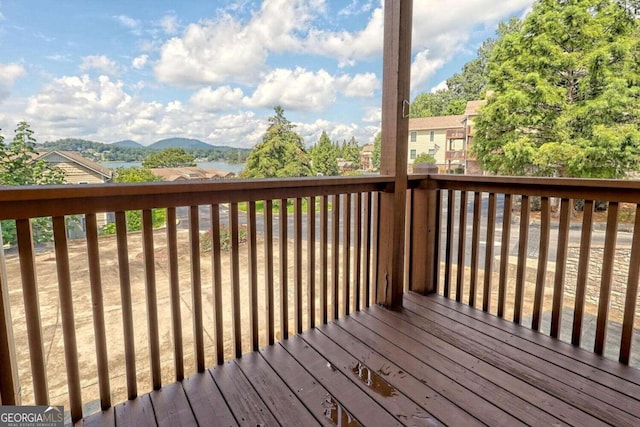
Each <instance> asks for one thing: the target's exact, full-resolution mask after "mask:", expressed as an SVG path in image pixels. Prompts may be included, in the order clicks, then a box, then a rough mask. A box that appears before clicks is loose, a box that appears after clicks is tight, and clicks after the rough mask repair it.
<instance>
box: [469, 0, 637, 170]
mask: <svg viewBox="0 0 640 427" xmlns="http://www.w3.org/2000/svg"><path fill="white" fill-rule="evenodd" d="M499 34H500V35H501V37H500V38H499V40H498V41H497V43H496V46H495V47H494V51H493V54H492V56H491V58H490V60H489V64H488V68H489V85H490V88H491V89H493V90H495V94H494V95H493V96H491V97H490V99H489V102H488V104H487V105H486V106H485V107H484V108H483V109H481V111H480V115H479V116H478V118H477V119H476V121H475V125H476V132H475V135H476V137H475V142H474V147H473V149H474V151H475V154H476V155H477V157H478V159H479V160H480V161H481V162H482V164H483V167H484V169H485V170H487V171H490V172H494V173H502V174H512V175H543V176H585V177H602V178H618V177H622V176H624V175H625V174H626V173H628V172H629V171H632V170H637V169H638V156H639V155H640V130H639V129H638V123H639V122H640V89H639V88H640V61H638V58H639V57H640V32H639V26H638V21H637V20H636V19H635V18H634V17H633V16H632V15H631V14H630V13H628V11H627V10H626V9H625V7H624V6H623V5H621V4H620V3H619V2H617V1H614V0H573V1H569V2H567V1H560V0H540V1H538V2H536V3H535V4H534V7H533V10H532V12H531V13H530V14H529V15H528V16H527V17H526V18H525V19H524V21H522V22H521V23H519V24H517V25H516V26H515V31H510V32H509V31H506V32H505V27H504V26H501V27H500V29H499Z"/></svg>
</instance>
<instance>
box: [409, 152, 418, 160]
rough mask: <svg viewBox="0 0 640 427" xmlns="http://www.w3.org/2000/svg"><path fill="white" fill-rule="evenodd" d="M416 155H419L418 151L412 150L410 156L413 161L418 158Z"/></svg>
mask: <svg viewBox="0 0 640 427" xmlns="http://www.w3.org/2000/svg"><path fill="white" fill-rule="evenodd" d="M416 154H417V153H416V150H411V154H410V156H411V160H414V159H415V158H416Z"/></svg>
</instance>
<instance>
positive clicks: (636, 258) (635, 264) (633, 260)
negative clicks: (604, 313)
mask: <svg viewBox="0 0 640 427" xmlns="http://www.w3.org/2000/svg"><path fill="white" fill-rule="evenodd" d="M639 273H640V204H638V205H636V219H635V222H634V224H633V241H632V243H631V257H630V258H629V276H628V278H627V293H626V296H625V304H624V318H623V319H624V320H623V321H622V337H621V339H620V356H619V358H618V360H619V361H620V363H624V364H625V365H628V364H629V356H630V355H631V340H632V339H633V326H634V325H633V323H634V318H635V316H636V300H637V298H638V277H639V276H640V274H639Z"/></svg>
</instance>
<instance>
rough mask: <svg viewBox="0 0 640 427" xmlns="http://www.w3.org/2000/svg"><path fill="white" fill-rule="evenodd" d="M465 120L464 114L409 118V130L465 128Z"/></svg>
mask: <svg viewBox="0 0 640 427" xmlns="http://www.w3.org/2000/svg"><path fill="white" fill-rule="evenodd" d="M463 121H464V116H463V115H457V116H438V117H421V118H419V119H409V130H425V129H427V130H430V129H455V128H463V127H464V126H463V124H462V122H463Z"/></svg>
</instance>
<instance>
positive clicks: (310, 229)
mask: <svg viewBox="0 0 640 427" xmlns="http://www.w3.org/2000/svg"><path fill="white" fill-rule="evenodd" d="M307 308H308V313H309V328H315V327H316V198H315V196H311V197H309V204H308V206H307Z"/></svg>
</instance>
